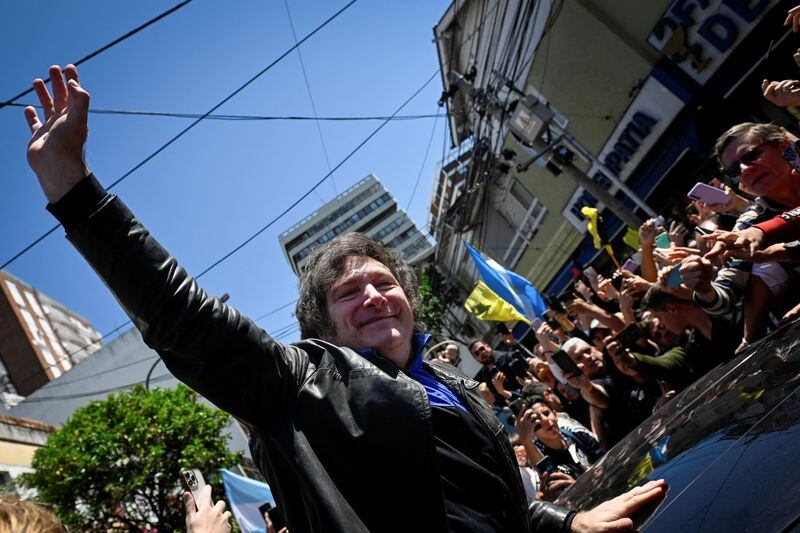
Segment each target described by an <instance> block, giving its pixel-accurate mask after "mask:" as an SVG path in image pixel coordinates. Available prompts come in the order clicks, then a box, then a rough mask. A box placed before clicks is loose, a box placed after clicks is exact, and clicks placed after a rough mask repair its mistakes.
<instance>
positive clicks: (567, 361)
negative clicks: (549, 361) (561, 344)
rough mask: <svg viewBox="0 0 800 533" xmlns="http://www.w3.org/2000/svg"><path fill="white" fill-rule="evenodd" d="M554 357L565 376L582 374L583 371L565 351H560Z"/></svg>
mask: <svg viewBox="0 0 800 533" xmlns="http://www.w3.org/2000/svg"><path fill="white" fill-rule="evenodd" d="M552 357H553V361H555V363H556V364H557V365H558V368H560V369H561V371H562V372H563V373H564V375H565V376H568V375H569V376H577V375H579V374H580V373H581V369H580V368H578V365H576V364H575V361H573V360H572V358H570V356H569V355H567V352H565V351H564V350H558V351H557V352H556V353H554V354H553V356H552Z"/></svg>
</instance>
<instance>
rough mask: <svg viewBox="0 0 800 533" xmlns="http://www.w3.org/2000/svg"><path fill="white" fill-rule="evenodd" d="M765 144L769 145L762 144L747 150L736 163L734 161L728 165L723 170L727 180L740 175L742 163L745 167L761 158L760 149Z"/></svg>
mask: <svg viewBox="0 0 800 533" xmlns="http://www.w3.org/2000/svg"><path fill="white" fill-rule="evenodd" d="M767 144H770V143H762V144H759V145H758V146H754V147H753V148H750V149H749V150H747V151H746V152H745V153H743V154H742V156H741V157H740V158H739V159H737V160H736V161H734V162H733V163H731V164H730V165H728V166H727V167H725V168H724V169H723V172H724V173H725V175H726V176H728V177H729V178H737V177H739V174H741V173H742V163H744V164H745V165H749V164H751V163H753V162H755V161H756V160H757V159H758V158H759V157H761V149H762V148H763V147H764V146H766V145H767Z"/></svg>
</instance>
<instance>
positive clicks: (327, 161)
mask: <svg viewBox="0 0 800 533" xmlns="http://www.w3.org/2000/svg"><path fill="white" fill-rule="evenodd" d="M283 5H284V6H285V7H286V16H287V17H288V18H289V27H290V28H291V29H292V38H294V42H295V43H297V33H295V31H294V22H293V21H292V12H291V10H289V2H288V0H283ZM297 59H299V60H300V69H301V70H302V71H303V81H305V84H306V92H307V93H308V101H309V102H311V111H312V112H313V113H314V118H317V106H316V104H315V103H314V96H313V95H312V94H311V84H310V83H309V82H308V73H306V64H305V62H304V61H303V54H302V53H300V48H299V47H298V48H297ZM314 122H315V124H316V126H317V133H318V134H319V140H320V143H322V153H323V154H324V155H325V164H326V165H327V166H328V170H330V169H331V160H330V158H329V157H328V147H327V146H326V145H325V137H324V136H323V135H322V126H320V123H319V119H318V118H317V120H315V121H314ZM331 185H333V194H334V197H338V196H339V193H338V192H337V191H336V182H335V181H334V179H333V176H331Z"/></svg>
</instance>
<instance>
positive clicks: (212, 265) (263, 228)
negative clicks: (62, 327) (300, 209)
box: [22, 0, 439, 383]
mask: <svg viewBox="0 0 800 533" xmlns="http://www.w3.org/2000/svg"><path fill="white" fill-rule="evenodd" d="M353 2H355V0H353ZM353 2H351V4H352V3H353ZM438 73H439V69H437V70H436V71H435V72H434V73H433V74H432V75H431V76H430V77H429V78H428V79H427V80H426V81H425V83H423V84H422V86H421V87H420V88H419V89H417V90H416V91H414V93H413V94H412V95H411V96H410V97H408V98H407V99H406V100H405V101H404V102H403V103H402V104H401V105H400V107H398V108H397V109H396V110H395V112H394V113H392V114H391V115H390V116H389V117H387V118H386V120H384V121H383V122H382V123H381V124H380V125H379V126H378V127H377V128H375V129H374V130H373V131H372V133H370V134H369V135H368V136H367V137H366V138H365V139H364V140H363V141H361V142H360V143H359V144H358V146H356V147H355V148H354V149H353V150H352V151H351V152H350V153H349V154H347V156H345V158H344V159H342V160H341V161H340V162H339V163H338V164H337V165H336V166H335V167H334V168H333V169H331V171H330V172H328V173H327V174H325V176H323V177H322V178H321V179H320V180H319V181H317V182H316V183H315V184H314V185H313V186H312V187H311V188H310V189H308V190H307V191H306V192H305V193H303V194H302V195H301V196H300V197H299V198H298V199H297V200H295V201H294V202H293V203H292V204H290V205H289V206H288V207H287V208H286V209H284V210H283V211H282V212H281V213H279V214H278V215H277V216H276V217H274V218H273V219H272V220H270V221H269V222H268V223H267V224H265V225H264V226H262V227H261V229H259V230H258V231H256V232H255V233H254V234H253V235H251V236H250V237H248V238H247V239H245V240H244V241H243V242H242V243H241V244H239V245H238V246H236V247H235V248H233V249H232V250H231V251H229V252H228V253H226V254H225V255H223V256H222V257H221V258H220V259H218V260H217V261H215V262H214V263H212V264H211V265H210V266H209V267H207V268H206V269H205V270H203V271H202V272H201V273H200V274H198V275H197V276H195V279H200V278H201V277H202V276H204V275H205V274H207V273H208V272H210V271H211V270H213V269H214V268H216V267H217V266H219V265H220V264H222V263H223V262H224V261H225V260H227V259H228V258H229V257H231V256H232V255H233V254H235V253H236V252H238V251H239V250H241V249H242V248H244V247H245V246H246V245H247V244H249V243H250V242H251V241H253V240H254V239H255V238H256V237H258V236H259V235H260V234H262V233H263V232H264V231H266V230H267V229H268V228H269V227H271V226H272V225H273V224H275V223H276V222H277V221H278V220H280V219H281V218H283V217H284V216H285V215H286V214H287V213H288V212H289V211H291V210H292V209H294V207H296V206H297V205H298V204H300V202H302V201H303V200H305V199H306V198H307V197H308V196H309V195H310V194H311V193H312V192H313V191H314V190H315V189H316V188H317V187H319V186H320V185H322V183H324V182H325V180H327V179H328V178H329V177H330V175H331V174H333V173H334V172H336V171H337V170H338V169H339V168H340V167H341V166H342V165H344V164H345V163H346V162H347V161H348V160H349V159H350V158H351V157H353V156H354V155H355V154H356V152H358V151H359V150H360V149H361V148H362V147H363V146H364V145H365V144H367V142H369V140H370V139H372V137H374V136H375V135H376V134H377V133H378V132H379V131H381V130H382V129H383V127H384V126H386V124H388V123H389V122H390V120H391V118H392V117H394V116H395V115H397V114H398V113H400V111H402V110H403V108H405V106H407V105H408V104H409V103H410V102H411V101H412V100H413V99H414V98H416V96H417V95H418V94H419V93H421V92H422V91H423V89H425V87H427V86H428V84H430V82H431V81H432V80H433V79H434V78H435V77H436V75H437V74H438ZM57 227H58V226H57ZM57 227H56V228H57ZM296 301H297V300H294V301H293V302H289V303H287V304H284V305H283V306H281V308H285V307H288V306H289V305H291V304H292V303H294V302H296ZM281 308H279V309H275V310H273V311H270V312H269V313H266V314H265V315H263V316H261V317H259V319H258V320H260V319H262V318H265V317H266V316H269V315H270V314H272V313H274V312H277V311H278V310H280V309H281ZM130 323H131V321H130V320H129V321H127V322H125V323H124V324H122V325H121V326H118V327H117V328H115V329H114V330H112V331H110V332H109V333H107V334H105V335H104V336H103V337H101V340H102V339H104V338H106V337H107V336H109V335H111V334H113V333H115V332H116V331H118V330H119V329H121V328H122V327H124V326H126V325H127V324H130ZM95 342H97V341H95ZM91 344H94V342H93V343H91ZM91 344H89V345H87V346H91ZM78 351H80V350H78ZM74 353H77V352H74ZM70 355H73V354H69V355H67V356H66V358H68V357H69V356H70ZM64 359H65V358H61V359H59V360H58V361H56V364H58V362H59V361H63V360H64ZM50 366H55V365H50ZM37 374H38V372H37ZM34 375H35V374H34ZM32 377H33V375H31V376H28V377H27V378H25V379H23V381H22V382H23V383H24V382H25V381H27V380H29V379H31V378H32Z"/></svg>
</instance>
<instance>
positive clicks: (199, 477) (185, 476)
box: [181, 468, 206, 509]
mask: <svg viewBox="0 0 800 533" xmlns="http://www.w3.org/2000/svg"><path fill="white" fill-rule="evenodd" d="M181 479H182V480H183V485H184V486H185V487H186V490H188V491H189V492H191V493H192V499H193V500H194V506H195V509H199V507H198V506H197V500H198V499H199V498H200V491H202V490H203V487H205V486H206V481H205V479H203V474H202V473H201V472H200V470H198V469H197V468H192V469H191V470H183V471H181Z"/></svg>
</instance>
